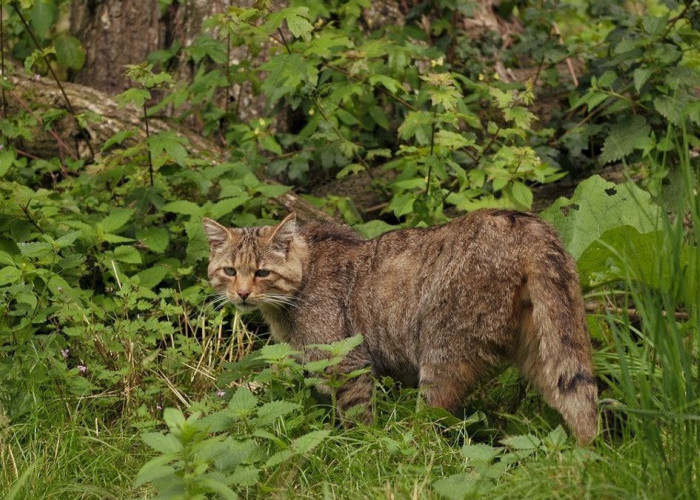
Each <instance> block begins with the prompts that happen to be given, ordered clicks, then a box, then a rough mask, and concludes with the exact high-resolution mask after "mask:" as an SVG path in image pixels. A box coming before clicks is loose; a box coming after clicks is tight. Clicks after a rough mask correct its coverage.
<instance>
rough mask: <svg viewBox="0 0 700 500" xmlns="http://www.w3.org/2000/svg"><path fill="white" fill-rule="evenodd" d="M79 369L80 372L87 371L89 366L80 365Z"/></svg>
mask: <svg viewBox="0 0 700 500" xmlns="http://www.w3.org/2000/svg"><path fill="white" fill-rule="evenodd" d="M78 371H79V372H80V373H87V366H85V365H78Z"/></svg>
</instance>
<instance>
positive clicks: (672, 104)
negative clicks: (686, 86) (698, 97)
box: [654, 95, 689, 126]
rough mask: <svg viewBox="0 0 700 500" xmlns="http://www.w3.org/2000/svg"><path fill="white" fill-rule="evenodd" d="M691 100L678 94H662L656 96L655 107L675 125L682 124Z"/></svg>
mask: <svg viewBox="0 0 700 500" xmlns="http://www.w3.org/2000/svg"><path fill="white" fill-rule="evenodd" d="M688 104H689V102H688V101H687V100H684V99H680V98H678V96H674V97H671V96H667V95H661V96H658V97H655V98H654V109H656V111H658V112H659V114H660V115H661V116H663V117H664V118H666V119H667V120H668V121H669V122H671V123H672V124H673V125H677V126H678V125H680V124H681V122H682V121H683V117H684V116H685V112H686V109H687V107H688Z"/></svg>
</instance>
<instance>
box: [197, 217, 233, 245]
mask: <svg viewBox="0 0 700 500" xmlns="http://www.w3.org/2000/svg"><path fill="white" fill-rule="evenodd" d="M202 227H203V228H204V234H206V235H207V239H208V240H209V245H210V246H211V247H212V248H219V247H220V246H222V245H223V244H224V243H226V242H227V241H228V240H229V238H231V233H230V231H229V230H228V229H226V228H225V227H224V226H222V225H221V224H219V223H218V222H216V221H215V220H212V219H209V218H207V217H204V218H203V219H202Z"/></svg>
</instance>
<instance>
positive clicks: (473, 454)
mask: <svg viewBox="0 0 700 500" xmlns="http://www.w3.org/2000/svg"><path fill="white" fill-rule="evenodd" d="M502 452H503V448H496V447H494V446H489V445H487V444H482V443H470V444H465V445H464V446H463V447H462V450H461V453H462V456H463V457H464V458H466V459H467V460H469V465H471V464H472V463H481V464H488V463H491V461H492V460H493V459H494V458H496V457H497V456H498V455H500V454H501V453H502Z"/></svg>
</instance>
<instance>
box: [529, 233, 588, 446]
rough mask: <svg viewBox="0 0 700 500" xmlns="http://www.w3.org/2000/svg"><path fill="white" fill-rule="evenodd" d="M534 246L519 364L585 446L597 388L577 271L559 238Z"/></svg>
mask: <svg viewBox="0 0 700 500" xmlns="http://www.w3.org/2000/svg"><path fill="white" fill-rule="evenodd" d="M543 243H544V245H545V246H544V251H542V248H543V247H542V244H543ZM537 246H538V250H539V251H538V254H537V255H536V256H535V255H533V256H532V258H531V259H529V262H528V263H527V265H526V280H527V281H526V283H525V285H524V287H523V288H524V289H523V301H524V303H525V304H526V306H525V307H524V312H523V318H522V322H521V324H522V326H521V335H520V344H519V349H518V363H519V365H520V369H521V371H522V372H523V374H524V375H525V377H527V378H528V379H529V380H530V382H531V383H533V384H534V385H535V386H536V387H537V388H538V389H539V390H540V391H541V392H542V394H543V395H544V397H545V399H546V401H547V402H548V403H549V404H550V405H551V406H552V407H553V408H555V409H556V410H558V411H559V412H560V413H561V414H562V416H563V417H564V420H566V422H567V424H568V425H569V426H570V427H571V429H572V431H573V432H574V434H575V435H576V439H577V441H578V443H579V444H587V443H589V442H590V441H592V440H593V438H594V437H595V435H596V431H597V400H598V390H597V387H596V383H595V377H594V373H593V362H592V360H591V344H590V336H589V333H588V329H587V328H586V318H585V310H584V303H583V297H582V295H581V289H580V285H579V280H578V275H577V274H576V267H575V264H574V261H573V259H572V258H571V256H569V255H568V254H567V253H566V252H565V251H564V250H563V248H562V247H561V244H560V243H559V242H558V241H557V240H554V239H552V240H550V241H542V240H540V242H539V245H537ZM528 299H529V301H528Z"/></svg>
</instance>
